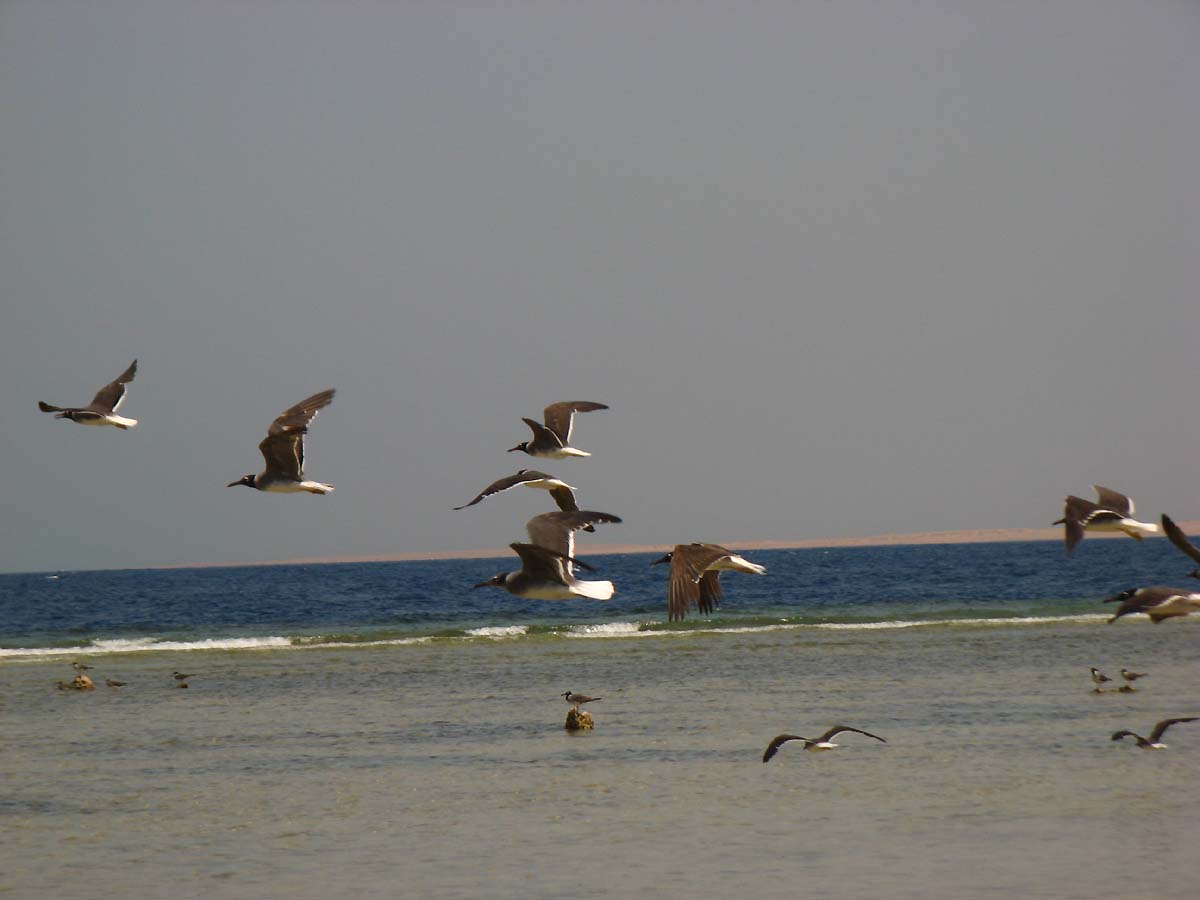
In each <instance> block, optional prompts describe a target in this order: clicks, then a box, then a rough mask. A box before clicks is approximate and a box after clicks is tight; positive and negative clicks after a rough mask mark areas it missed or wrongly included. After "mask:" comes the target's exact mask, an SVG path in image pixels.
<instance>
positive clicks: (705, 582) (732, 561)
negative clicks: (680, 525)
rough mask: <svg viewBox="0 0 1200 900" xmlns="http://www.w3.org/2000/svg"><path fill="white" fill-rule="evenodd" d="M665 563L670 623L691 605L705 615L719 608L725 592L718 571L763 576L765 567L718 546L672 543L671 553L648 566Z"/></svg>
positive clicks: (681, 616) (683, 613) (685, 612)
mask: <svg viewBox="0 0 1200 900" xmlns="http://www.w3.org/2000/svg"><path fill="white" fill-rule="evenodd" d="M665 562H669V563H670V564H671V571H670V576H669V584H668V587H667V613H668V617H669V619H670V621H672V622H674V621H675V620H677V619H683V618H685V617H686V616H687V613H688V608H689V607H691V606H696V607H697V608H698V609H699V611H700V612H701V613H702V614H704V615H708V614H709V613H711V612H712V611H713V609H715V608H716V607H718V606H720V605H721V597H722V596H724V593H725V592H724V591H723V590H722V588H721V571H722V570H731V571H734V572H750V573H752V574H754V575H766V574H767V570H766V568H765V567H763V566H760V565H758V564H757V563H752V562H750V561H748V560H746V559H743V558H742V557H741V556H739V555H738V554H737V553H735V552H734V551H733V550H728V549H726V548H725V547H722V546H721V545H720V544H676V545H675V549H674V550H672V551H671V552H670V553H668V554H666V555H665V556H662V557H660V558H658V559H656V560H654V562H652V563H650V565H652V566H657V565H658V564H659V563H665Z"/></svg>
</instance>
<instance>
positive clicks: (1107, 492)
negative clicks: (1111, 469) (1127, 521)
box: [1092, 484, 1133, 517]
mask: <svg viewBox="0 0 1200 900" xmlns="http://www.w3.org/2000/svg"><path fill="white" fill-rule="evenodd" d="M1092 488H1093V489H1094V490H1095V491H1096V498H1097V499H1098V500H1099V501H1100V506H1102V507H1104V508H1105V509H1111V510H1112V511H1113V512H1115V513H1120V514H1121V516H1123V517H1128V516H1132V515H1133V501H1132V500H1130V499H1129V498H1128V497H1126V496H1125V495H1124V494H1122V493H1121V492H1120V491H1114V490H1113V489H1112V488H1106V487H1104V486H1103V485H1100V484H1093V485H1092Z"/></svg>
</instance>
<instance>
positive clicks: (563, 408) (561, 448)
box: [508, 400, 608, 459]
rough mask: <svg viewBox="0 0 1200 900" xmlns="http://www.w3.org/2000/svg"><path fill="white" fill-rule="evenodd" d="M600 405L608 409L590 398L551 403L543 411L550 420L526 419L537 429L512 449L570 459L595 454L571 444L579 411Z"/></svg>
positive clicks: (511, 448)
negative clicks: (526, 439) (530, 439)
mask: <svg viewBox="0 0 1200 900" xmlns="http://www.w3.org/2000/svg"><path fill="white" fill-rule="evenodd" d="M597 409H608V406H607V405H605V404H603V403H593V402H592V401H590V400H566V401H563V402H562V403H551V404H550V405H549V406H547V407H546V408H545V409H544V410H543V411H542V418H543V419H544V420H545V423H546V424H544V425H543V424H542V423H541V422H538V421H537V420H536V419H522V420H521V421H522V422H524V423H525V424H526V425H528V426H529V429H530V430H531V431H532V432H533V440H532V441H522V442H521V443H519V444H517V446H515V447H510V448H509V450H508V452H509V453H512V452H513V451H514V450H520V451H522V452H524V453H528V454H529V455H530V456H537V457H541V458H543V459H566V458H568V457H571V456H591V455H592V454H590V453H587V452H585V451H583V450H577V449H576V448H574V447H572V446H571V429H572V428H573V427H574V424H575V413H577V412H592V411H594V410H597Z"/></svg>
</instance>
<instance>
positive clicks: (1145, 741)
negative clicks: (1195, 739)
mask: <svg viewBox="0 0 1200 900" xmlns="http://www.w3.org/2000/svg"><path fill="white" fill-rule="evenodd" d="M1197 718H1200V717H1197V716H1189V717H1187V718H1186V719H1163V720H1162V721H1161V722H1159V723H1158V724H1157V725H1155V726H1154V730H1153V731H1152V732H1150V737H1149V738H1144V737H1142V736H1141V735H1140V734H1135V733H1134V732H1132V731H1118V732H1116V733H1115V734H1113V736H1112V739H1113V740H1114V741H1119V740H1121V738H1123V737H1131V738H1134V739H1135V740H1136V741H1137V745H1138V746H1139V747H1141V748H1142V749H1143V750H1165V749H1166V747H1167V745H1166V744H1162V743H1159V738H1161V737H1162V736H1163V734H1164V732H1166V730H1167V729H1168V728H1170V727H1171V726H1172V725H1177V724H1178V723H1180V722H1195V721H1196V719H1197Z"/></svg>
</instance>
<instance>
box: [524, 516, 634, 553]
mask: <svg viewBox="0 0 1200 900" xmlns="http://www.w3.org/2000/svg"><path fill="white" fill-rule="evenodd" d="M620 521H621V519H620V518H619V517H617V516H614V515H611V514H609V513H605V512H595V511H594V510H586V509H585V510H579V511H578V512H548V513H542V514H541V515H540V516H534V517H533V518H532V519H530V520H529V521H528V522H526V523H525V530H526V531H528V532H529V539H530V541H532V542H533V543H534V544H537V545H538V546H539V547H545V548H547V549H549V550H553V551H555V552H556V553H559V554H562V555H563V556H567V557H570V556H574V552H573V551H574V549H575V538H574V533H575V532H576V531H578V530H579V529H581V528H583V527H584V526H585V525H596V524H598V523H600V522H620Z"/></svg>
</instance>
